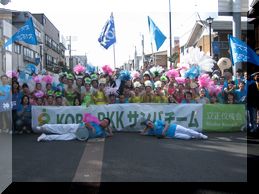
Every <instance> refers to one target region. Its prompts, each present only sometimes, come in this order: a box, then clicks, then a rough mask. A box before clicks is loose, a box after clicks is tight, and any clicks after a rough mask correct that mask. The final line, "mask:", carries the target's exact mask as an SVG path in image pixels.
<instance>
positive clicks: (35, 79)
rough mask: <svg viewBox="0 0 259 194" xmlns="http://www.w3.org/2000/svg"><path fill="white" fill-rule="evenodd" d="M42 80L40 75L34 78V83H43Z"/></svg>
mask: <svg viewBox="0 0 259 194" xmlns="http://www.w3.org/2000/svg"><path fill="white" fill-rule="evenodd" d="M41 79H42V78H41V77H40V76H39V75H37V76H35V77H33V81H34V82H35V83H41Z"/></svg>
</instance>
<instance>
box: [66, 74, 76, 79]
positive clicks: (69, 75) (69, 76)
mask: <svg viewBox="0 0 259 194" xmlns="http://www.w3.org/2000/svg"><path fill="white" fill-rule="evenodd" d="M66 77H67V79H70V80H74V79H75V77H74V75H73V74H72V73H67V75H66Z"/></svg>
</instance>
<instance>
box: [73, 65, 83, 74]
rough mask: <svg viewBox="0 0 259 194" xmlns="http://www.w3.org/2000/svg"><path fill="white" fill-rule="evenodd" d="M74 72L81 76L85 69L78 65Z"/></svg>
mask: <svg viewBox="0 0 259 194" xmlns="http://www.w3.org/2000/svg"><path fill="white" fill-rule="evenodd" d="M73 70H74V72H75V73H76V74H80V73H83V72H85V67H84V66H83V65H81V64H77V65H76V66H75V67H74V68H73Z"/></svg>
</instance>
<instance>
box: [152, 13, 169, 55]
mask: <svg viewBox="0 0 259 194" xmlns="http://www.w3.org/2000/svg"><path fill="white" fill-rule="evenodd" d="M148 26H149V32H150V33H151V36H152V38H153V39H154V40H155V43H156V49H157V50H158V49H159V48H160V47H161V46H162V44H163V43H164V41H165V39H166V36H165V35H164V34H163V33H162V32H161V31H160V30H159V28H158V27H157V26H156V24H155V23H154V22H153V20H152V19H151V18H150V17H149V16H148Z"/></svg>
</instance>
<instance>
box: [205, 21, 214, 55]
mask: <svg viewBox="0 0 259 194" xmlns="http://www.w3.org/2000/svg"><path fill="white" fill-rule="evenodd" d="M213 19H214V18H212V17H208V18H207V19H206V22H207V23H208V24H209V31H210V56H211V24H212V22H213Z"/></svg>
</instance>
